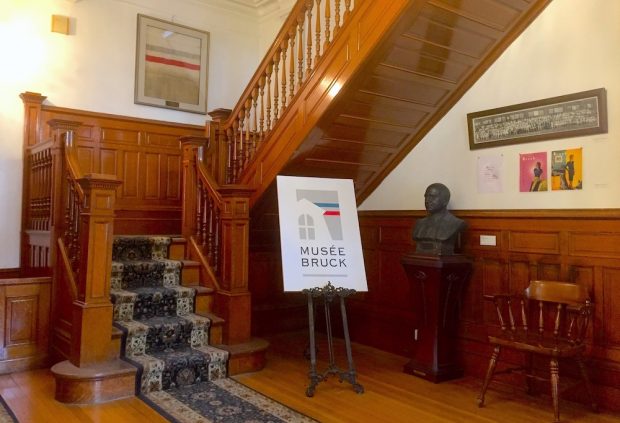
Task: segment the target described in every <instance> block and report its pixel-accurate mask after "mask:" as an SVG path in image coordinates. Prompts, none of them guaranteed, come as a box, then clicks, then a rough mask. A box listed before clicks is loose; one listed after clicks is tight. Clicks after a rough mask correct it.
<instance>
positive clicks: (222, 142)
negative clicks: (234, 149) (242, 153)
mask: <svg viewBox="0 0 620 423" xmlns="http://www.w3.org/2000/svg"><path fill="white" fill-rule="evenodd" d="M231 113H232V110H230V109H215V110H212V111H210V112H209V113H208V115H209V116H211V123H210V124H209V125H210V126H211V127H213V129H214V130H213V131H212V134H211V136H212V138H211V139H210V142H211V143H212V144H213V146H214V147H215V151H216V152H215V167H214V168H213V174H214V175H213V176H215V178H216V179H215V180H216V181H217V183H218V184H225V183H227V180H226V177H227V176H226V175H227V172H228V169H227V168H228V166H229V165H230V153H231V152H230V148H229V143H228V141H227V140H226V130H225V128H224V125H223V124H224V122H226V121H227V120H228V118H229V117H230V114H231Z"/></svg>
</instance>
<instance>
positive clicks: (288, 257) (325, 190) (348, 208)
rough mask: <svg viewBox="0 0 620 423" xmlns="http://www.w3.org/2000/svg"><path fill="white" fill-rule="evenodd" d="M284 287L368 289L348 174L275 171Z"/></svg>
mask: <svg viewBox="0 0 620 423" xmlns="http://www.w3.org/2000/svg"><path fill="white" fill-rule="evenodd" d="M277 184H278V211H279V216H280V244H281V250H282V273H283V277H284V291H302V290H304V289H311V288H321V287H324V286H325V285H327V284H328V283H331V284H332V285H333V286H335V287H341V288H347V289H354V290H356V291H368V285H367V283H366V270H365V268H364V256H363V254H362V242H361V238H360V231H359V223H358V220H357V205H356V201H355V192H354V190H353V181H352V180H350V179H328V178H306V177H295V176H278V177H277Z"/></svg>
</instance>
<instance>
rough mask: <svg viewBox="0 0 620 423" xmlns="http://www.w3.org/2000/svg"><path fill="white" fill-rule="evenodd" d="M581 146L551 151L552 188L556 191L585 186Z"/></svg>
mask: <svg viewBox="0 0 620 423" xmlns="http://www.w3.org/2000/svg"><path fill="white" fill-rule="evenodd" d="M582 175H583V161H582V155H581V148H573V149H570V150H558V151H552V152H551V189H552V190H554V191H562V190H571V189H582V188H583V176H582Z"/></svg>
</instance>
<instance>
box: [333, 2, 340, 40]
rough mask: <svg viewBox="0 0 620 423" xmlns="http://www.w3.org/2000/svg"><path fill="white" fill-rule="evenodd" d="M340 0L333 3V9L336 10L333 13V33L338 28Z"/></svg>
mask: <svg viewBox="0 0 620 423" xmlns="http://www.w3.org/2000/svg"><path fill="white" fill-rule="evenodd" d="M340 1H341V0H336V1H335V5H334V9H335V12H336V13H335V14H334V15H335V16H334V34H335V33H336V32H338V30H339V29H340Z"/></svg>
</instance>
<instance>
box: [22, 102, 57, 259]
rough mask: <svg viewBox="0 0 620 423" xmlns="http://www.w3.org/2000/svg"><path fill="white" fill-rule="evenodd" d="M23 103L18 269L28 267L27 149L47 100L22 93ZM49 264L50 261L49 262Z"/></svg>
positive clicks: (28, 186)
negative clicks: (20, 221) (42, 107)
mask: <svg viewBox="0 0 620 423" xmlns="http://www.w3.org/2000/svg"><path fill="white" fill-rule="evenodd" d="M19 97H20V98H21V99H22V101H23V103H24V135H23V153H22V154H23V160H24V168H23V174H22V175H23V176H22V193H23V194H22V230H21V245H20V267H21V268H22V269H28V268H29V267H30V248H29V235H28V233H27V232H26V231H27V229H28V222H29V219H30V214H29V212H30V204H29V201H30V169H29V166H28V165H27V161H26V158H27V157H28V156H27V154H28V149H29V148H30V147H32V146H34V145H35V144H36V143H37V140H38V139H39V136H38V135H39V132H40V129H41V128H40V126H41V122H40V121H41V106H42V105H43V102H44V101H45V99H46V98H47V97H46V96H44V95H41V94H39V93H33V92H29V91H26V92H23V93H21V94H20V95H19ZM50 263H51V261H50Z"/></svg>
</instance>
